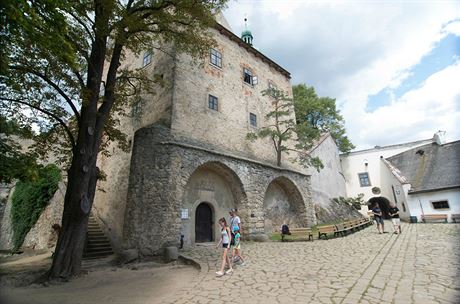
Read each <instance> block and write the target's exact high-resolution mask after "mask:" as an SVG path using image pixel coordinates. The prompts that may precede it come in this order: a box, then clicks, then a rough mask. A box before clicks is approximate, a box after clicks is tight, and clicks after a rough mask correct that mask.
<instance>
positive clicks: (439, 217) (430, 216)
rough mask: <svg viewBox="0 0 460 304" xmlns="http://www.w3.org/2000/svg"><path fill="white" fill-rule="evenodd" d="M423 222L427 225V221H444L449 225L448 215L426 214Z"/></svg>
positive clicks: (423, 216)
mask: <svg viewBox="0 0 460 304" xmlns="http://www.w3.org/2000/svg"><path fill="white" fill-rule="evenodd" d="M422 221H423V222H424V223H426V222H427V221H430V222H439V221H444V223H447V214H424V215H422Z"/></svg>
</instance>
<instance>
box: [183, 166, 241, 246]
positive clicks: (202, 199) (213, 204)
mask: <svg viewBox="0 0 460 304" xmlns="http://www.w3.org/2000/svg"><path fill="white" fill-rule="evenodd" d="M246 202H247V196H246V193H245V191H244V188H243V184H242V183H241V180H240V178H239V177H238V175H237V174H236V173H235V172H234V171H233V170H232V169H230V168H229V167H228V166H226V165H225V164H223V163H220V162H207V163H204V164H202V165H200V166H198V167H197V168H196V169H195V170H194V171H193V173H192V174H191V175H190V177H189V178H188V180H187V183H186V186H185V191H184V195H183V197H182V203H181V205H182V207H181V208H182V209H187V210H188V213H189V218H188V219H182V234H183V235H184V241H185V243H186V244H189V245H191V244H194V243H195V242H200V241H203V240H202V239H200V237H199V238H198V239H197V235H196V234H197V227H196V224H197V219H196V216H197V211H198V210H197V209H198V208H199V207H200V206H202V208H204V207H203V205H202V204H203V203H205V204H206V205H207V206H209V208H211V210H212V227H213V228H212V229H213V234H212V237H211V239H212V240H217V239H218V238H219V237H220V234H219V233H220V227H219V225H218V220H219V218H221V217H225V219H227V220H228V218H229V214H228V211H229V209H231V208H238V209H239V210H240V209H241V208H242V207H243V206H245V205H247V204H246Z"/></svg>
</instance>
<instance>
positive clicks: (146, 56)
mask: <svg viewBox="0 0 460 304" xmlns="http://www.w3.org/2000/svg"><path fill="white" fill-rule="evenodd" d="M151 62H152V53H150V52H145V53H144V59H143V60H142V67H145V66H147V65H149V64H150V63H151Z"/></svg>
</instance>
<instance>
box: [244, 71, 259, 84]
mask: <svg viewBox="0 0 460 304" xmlns="http://www.w3.org/2000/svg"><path fill="white" fill-rule="evenodd" d="M243 80H244V82H246V83H247V84H250V85H256V84H257V76H254V75H252V71H251V70H249V69H246V68H244V69H243Z"/></svg>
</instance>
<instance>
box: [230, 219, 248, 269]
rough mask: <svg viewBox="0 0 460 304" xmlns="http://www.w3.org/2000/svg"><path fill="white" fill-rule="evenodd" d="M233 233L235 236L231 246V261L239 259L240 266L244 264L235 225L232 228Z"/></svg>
mask: <svg viewBox="0 0 460 304" xmlns="http://www.w3.org/2000/svg"><path fill="white" fill-rule="evenodd" d="M232 231H233V235H234V236H235V245H233V246H232V261H233V263H235V262H237V261H239V262H240V264H241V265H242V266H245V263H244V259H243V256H242V255H241V235H240V231H239V230H238V228H237V227H236V226H234V227H233V228H232Z"/></svg>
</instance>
